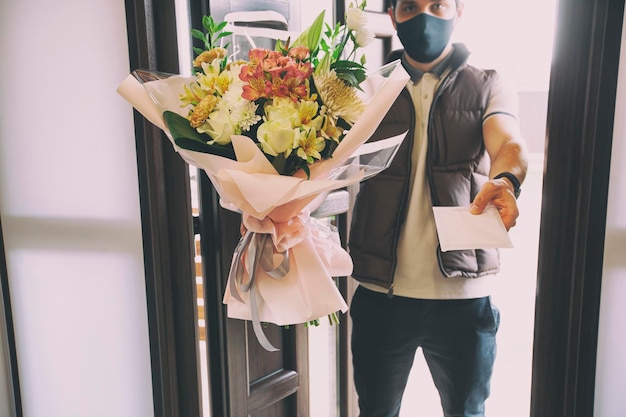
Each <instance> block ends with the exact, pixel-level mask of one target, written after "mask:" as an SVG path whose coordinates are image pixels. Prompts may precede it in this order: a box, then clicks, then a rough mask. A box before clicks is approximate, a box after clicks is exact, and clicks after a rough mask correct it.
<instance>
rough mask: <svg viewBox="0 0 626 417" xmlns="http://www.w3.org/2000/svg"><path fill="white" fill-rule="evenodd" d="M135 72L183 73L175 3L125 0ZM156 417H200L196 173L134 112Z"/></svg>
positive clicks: (153, 128)
mask: <svg viewBox="0 0 626 417" xmlns="http://www.w3.org/2000/svg"><path fill="white" fill-rule="evenodd" d="M125 5H126V20H127V32H128V45H129V59H130V68H129V70H130V71H133V70H135V69H145V70H149V71H160V72H167V73H173V74H176V73H178V72H179V64H178V62H179V59H178V45H177V31H176V10H175V9H176V8H175V1H174V0H125ZM134 120H135V140H136V150H137V171H138V177H139V198H140V210H141V224H142V237H143V248H144V268H145V279H146V297H147V308H148V330H149V340H150V360H151V367H152V393H153V400H154V415H155V417H197V416H199V415H201V394H200V386H201V383H200V371H199V369H200V367H199V363H200V361H199V356H198V342H197V341H198V326H197V310H196V303H197V301H196V284H195V265H194V255H195V246H194V238H193V236H194V233H193V217H192V211H191V185H190V179H189V168H188V166H187V164H186V163H185V162H184V161H183V159H182V158H181V157H180V156H179V155H178V154H177V153H176V151H175V150H174V148H173V147H172V146H171V144H170V141H169V140H168V138H167V137H166V136H165V134H164V133H163V132H162V131H161V130H160V129H158V128H157V127H156V126H154V125H152V124H151V123H150V122H148V121H147V120H146V119H145V118H144V117H143V116H141V115H140V114H139V113H138V112H137V111H134Z"/></svg>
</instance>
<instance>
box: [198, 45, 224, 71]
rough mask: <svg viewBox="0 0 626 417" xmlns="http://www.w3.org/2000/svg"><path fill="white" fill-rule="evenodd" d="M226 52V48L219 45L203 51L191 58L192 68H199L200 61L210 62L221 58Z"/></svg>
mask: <svg viewBox="0 0 626 417" xmlns="http://www.w3.org/2000/svg"><path fill="white" fill-rule="evenodd" d="M227 53H228V52H227V51H226V49H224V48H219V47H218V48H213V49H210V50H208V51H204V52H202V53H201V54H200V55H198V56H197V57H196V59H194V60H193V66H194V68H200V67H201V66H202V63H204V62H206V63H211V62H213V60H214V59H222V58H224V57H225V56H226V54H227Z"/></svg>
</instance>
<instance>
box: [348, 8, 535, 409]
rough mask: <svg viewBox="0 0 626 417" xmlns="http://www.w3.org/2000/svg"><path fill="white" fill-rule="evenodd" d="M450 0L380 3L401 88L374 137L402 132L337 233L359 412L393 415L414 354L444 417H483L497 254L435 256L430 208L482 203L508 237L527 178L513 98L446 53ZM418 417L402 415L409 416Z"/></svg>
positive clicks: (458, 51) (458, 47)
mask: <svg viewBox="0 0 626 417" xmlns="http://www.w3.org/2000/svg"><path fill="white" fill-rule="evenodd" d="M463 6H464V5H463V4H462V1H461V0H456V1H455V0H391V1H390V4H389V8H388V12H389V15H390V17H391V20H392V22H393V25H394V27H395V29H396V31H397V34H398V37H399V39H400V41H401V42H402V45H403V46H404V50H403V51H398V52H396V53H394V54H392V56H391V60H394V59H398V58H400V59H401V60H402V64H403V65H404V67H405V69H406V70H407V71H408V72H409V74H410V75H411V81H410V82H409V83H408V84H407V86H406V88H405V90H404V91H403V92H402V93H401V94H400V96H399V98H398V99H397V101H396V103H395V104H394V106H393V107H392V109H391V110H390V111H389V112H388V114H387V115H386V116H385V119H384V121H383V123H382V124H381V126H380V127H379V130H378V132H377V135H379V137H388V136H390V135H392V134H398V133H400V132H403V131H405V130H407V129H408V130H409V132H408V134H407V137H406V139H405V140H404V142H403V144H402V147H401V149H400V150H399V152H398V154H397V155H396V157H395V159H394V161H393V163H392V165H391V166H390V167H389V168H388V169H387V170H385V171H383V172H382V173H381V174H379V175H378V176H376V177H374V178H372V179H370V180H368V181H366V182H364V183H363V184H362V187H361V190H360V192H359V195H358V197H357V201H356V206H355V211H354V214H353V221H352V227H351V232H350V253H351V256H352V258H353V261H354V272H353V277H354V278H355V279H356V280H358V281H359V282H360V285H359V287H358V288H357V290H356V292H355V295H354V298H353V301H352V305H351V316H352V319H353V334H352V353H353V364H354V382H355V386H356V390H357V393H358V395H359V408H360V413H361V414H360V415H361V417H374V416H377V417H383V416H384V417H392V416H398V415H399V412H400V406H401V400H402V395H403V392H404V388H405V386H406V382H407V379H408V376H409V373H410V370H411V366H412V364H413V358H414V355H415V352H416V350H417V348H418V347H421V348H422V352H423V354H424V357H425V360H426V363H427V364H428V367H429V369H430V372H431V375H432V378H433V381H434V383H435V386H436V388H437V390H438V392H439V394H440V397H441V404H442V407H443V411H444V415H445V416H446V417H452V416H464V417H469V416H472V417H477V416H484V403H485V400H486V399H487V397H488V396H489V383H490V379H491V374H492V369H493V363H494V359H495V353H496V341H495V336H496V331H497V328H498V324H499V312H498V310H497V308H496V307H495V306H493V305H492V304H491V300H490V297H489V291H490V288H489V286H490V283H491V281H492V279H493V275H494V274H495V273H496V272H497V271H498V269H499V258H498V253H497V250H464V251H450V252H441V250H440V248H439V246H438V240H437V231H436V228H435V223H434V218H433V213H432V206H467V207H470V209H469V210H471V212H472V213H474V214H479V213H481V212H482V211H483V209H484V208H485V207H486V206H487V204H492V205H494V206H495V207H496V208H497V209H498V210H499V213H500V216H501V218H502V220H503V222H504V225H505V227H506V228H507V230H508V229H509V228H510V227H512V226H513V225H514V224H515V220H516V218H517V217H518V214H519V212H518V208H517V204H516V197H517V195H518V194H519V186H520V183H522V182H523V180H524V178H525V175H526V168H527V161H526V156H525V145H524V143H523V141H522V139H521V135H520V131H519V125H518V121H517V116H516V114H517V96H516V94H515V93H514V92H512V91H511V90H509V89H507V88H506V86H505V85H504V83H503V82H502V81H501V80H500V78H499V77H498V75H497V74H496V73H495V72H494V71H485V70H480V69H477V68H475V67H472V66H469V65H468V64H467V58H468V55H469V52H468V51H467V49H466V48H465V46H464V45H462V44H452V43H451V41H450V39H451V34H452V32H453V30H454V28H455V26H456V24H457V22H458V21H459V19H460V18H461V16H462V14H463ZM413 415H415V416H417V415H419V410H415V413H414V414H412V416H413Z"/></svg>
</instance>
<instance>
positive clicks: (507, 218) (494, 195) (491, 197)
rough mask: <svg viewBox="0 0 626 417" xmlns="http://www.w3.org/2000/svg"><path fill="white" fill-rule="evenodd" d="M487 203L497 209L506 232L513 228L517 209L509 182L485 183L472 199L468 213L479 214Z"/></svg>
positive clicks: (498, 180)
mask: <svg viewBox="0 0 626 417" xmlns="http://www.w3.org/2000/svg"><path fill="white" fill-rule="evenodd" d="M489 203H491V204H493V205H494V206H495V207H496V208H497V209H498V212H499V213H500V217H501V218H502V222H503V223H504V227H506V230H509V229H510V228H511V227H513V226H515V221H516V220H517V218H518V217H519V209H518V208H517V200H516V199H515V194H514V193H513V184H511V183H510V182H509V180H507V179H505V178H498V179H496V180H489V181H487V182H486V183H485V184H484V185H483V186H482V188H481V189H480V191H479V192H478V194H477V195H476V198H474V201H473V202H472V206H471V208H470V211H471V212H472V214H480V213H482V212H483V210H484V209H485V207H487V204H489Z"/></svg>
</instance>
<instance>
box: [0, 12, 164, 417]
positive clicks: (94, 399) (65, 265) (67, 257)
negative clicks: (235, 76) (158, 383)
mask: <svg viewBox="0 0 626 417" xmlns="http://www.w3.org/2000/svg"><path fill="white" fill-rule="evenodd" d="M127 51H128V46H127V40H126V26H125V11H124V1H123V0H89V1H82V0H56V1H41V0H2V1H1V2H0V53H1V56H2V59H1V60H0V91H1V92H2V94H1V95H0V213H1V215H2V224H3V227H4V238H5V244H6V256H7V262H8V273H9V279H10V287H11V298H12V303H13V318H14V320H15V336H16V343H17V350H18V361H19V372H20V376H21V387H22V400H23V409H24V415H25V416H26V417H99V416H102V417H113V416H115V417H124V416H128V417H137V416H141V417H144V416H148V417H149V416H152V415H153V411H152V389H151V373H150V361H149V344H148V328H147V314H146V301H145V288H144V271H143V258H142V245H141V224H140V214H139V197H138V185H137V170H136V156H135V145H134V138H133V126H132V111H131V109H130V107H129V106H128V105H127V104H126V103H125V102H124V101H123V100H122V99H121V98H120V97H118V95H117V94H116V92H115V89H116V87H117V85H118V83H119V82H120V81H121V80H122V79H123V78H124V77H125V76H126V75H127V73H128V65H129V64H128V52H127Z"/></svg>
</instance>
